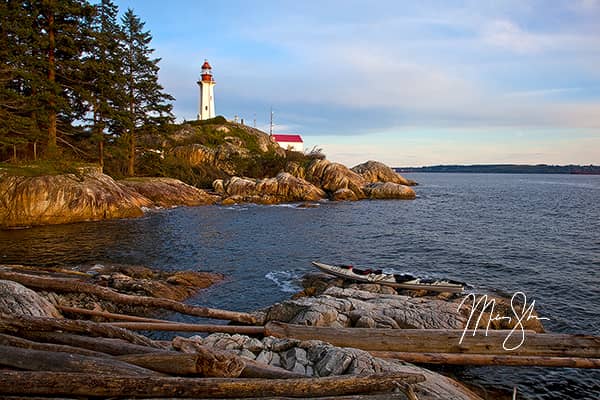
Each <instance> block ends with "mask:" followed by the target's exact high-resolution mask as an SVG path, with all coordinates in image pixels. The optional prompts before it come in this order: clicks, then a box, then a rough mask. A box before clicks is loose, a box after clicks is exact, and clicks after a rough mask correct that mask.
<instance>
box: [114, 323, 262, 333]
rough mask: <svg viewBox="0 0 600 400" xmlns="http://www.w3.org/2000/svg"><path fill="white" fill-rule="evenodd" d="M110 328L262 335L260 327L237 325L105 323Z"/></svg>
mask: <svg viewBox="0 0 600 400" xmlns="http://www.w3.org/2000/svg"><path fill="white" fill-rule="evenodd" d="M105 324H110V325H111V326H117V327H119V328H125V329H129V330H133V331H169V332H205V333H214V332H222V333H238V334H240V335H264V333H265V328H264V327H262V326H238V325H204V324H184V323H179V322H169V321H162V322H106V323H105Z"/></svg>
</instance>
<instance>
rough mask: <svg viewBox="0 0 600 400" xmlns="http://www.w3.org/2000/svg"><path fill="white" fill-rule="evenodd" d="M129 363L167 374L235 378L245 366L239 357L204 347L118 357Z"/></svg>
mask: <svg viewBox="0 0 600 400" xmlns="http://www.w3.org/2000/svg"><path fill="white" fill-rule="evenodd" d="M118 359H119V360H121V361H124V362H126V363H129V364H134V365H137V366H140V367H144V368H147V369H151V370H153V371H158V372H163V373H166V374H169V375H196V376H211V377H223V378H237V377H238V376H240V373H241V372H242V370H243V369H244V367H245V364H244V361H242V359H241V357H239V356H237V355H234V354H228V353H225V352H218V351H212V350H210V349H209V348H206V347H205V348H204V349H203V351H202V352H196V353H193V354H190V353H178V352H162V353H148V354H130V355H125V356H120V357H118Z"/></svg>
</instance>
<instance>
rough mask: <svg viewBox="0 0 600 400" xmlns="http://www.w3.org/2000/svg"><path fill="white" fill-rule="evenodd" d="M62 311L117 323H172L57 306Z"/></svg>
mask: <svg viewBox="0 0 600 400" xmlns="http://www.w3.org/2000/svg"><path fill="white" fill-rule="evenodd" d="M56 308H58V309H59V310H60V311H63V312H66V313H69V314H76V315H87V316H90V317H102V318H105V319H114V320H117V321H131V322H159V323H169V322H170V321H165V320H162V319H154V318H145V317H137V316H134V315H126V314H116V313H110V312H107V311H97V310H88V309H85V308H79V307H67V306H60V305H59V306H56Z"/></svg>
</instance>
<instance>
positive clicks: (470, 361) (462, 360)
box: [370, 351, 600, 368]
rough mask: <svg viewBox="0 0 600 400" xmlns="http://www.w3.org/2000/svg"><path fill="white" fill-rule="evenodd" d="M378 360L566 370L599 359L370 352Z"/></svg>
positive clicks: (592, 364)
mask: <svg viewBox="0 0 600 400" xmlns="http://www.w3.org/2000/svg"><path fill="white" fill-rule="evenodd" d="M370 353H371V354H372V355H373V356H375V357H379V358H393V359H398V360H402V361H407V362H410V363H424V364H444V365H507V366H514V367H520V366H538V367H566V368H600V358H581V357H541V356H513V355H503V354H457V353H408V352H399V351H371V352H370Z"/></svg>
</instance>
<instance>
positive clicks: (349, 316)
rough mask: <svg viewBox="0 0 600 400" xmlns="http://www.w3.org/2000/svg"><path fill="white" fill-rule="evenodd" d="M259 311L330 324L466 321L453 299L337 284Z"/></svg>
mask: <svg viewBox="0 0 600 400" xmlns="http://www.w3.org/2000/svg"><path fill="white" fill-rule="evenodd" d="M260 314H261V315H259V317H260V318H262V319H264V320H265V321H281V322H287V323H291V324H300V325H310V326H329V327H360V328H396V329H407V328H413V329H462V328H464V326H465V323H466V318H465V317H464V316H463V315H462V314H461V313H460V312H458V311H457V307H456V304H454V303H452V302H448V301H443V300H437V299H430V298H415V297H409V296H402V295H397V294H382V293H373V292H370V291H365V290H360V289H356V288H340V287H336V286H332V287H329V288H327V289H326V290H325V291H324V292H323V293H322V294H320V295H317V296H314V297H301V298H297V299H293V300H286V301H283V302H281V303H276V304H274V305H273V306H271V307H269V308H267V309H265V310H263V311H262V312H261V313H260Z"/></svg>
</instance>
